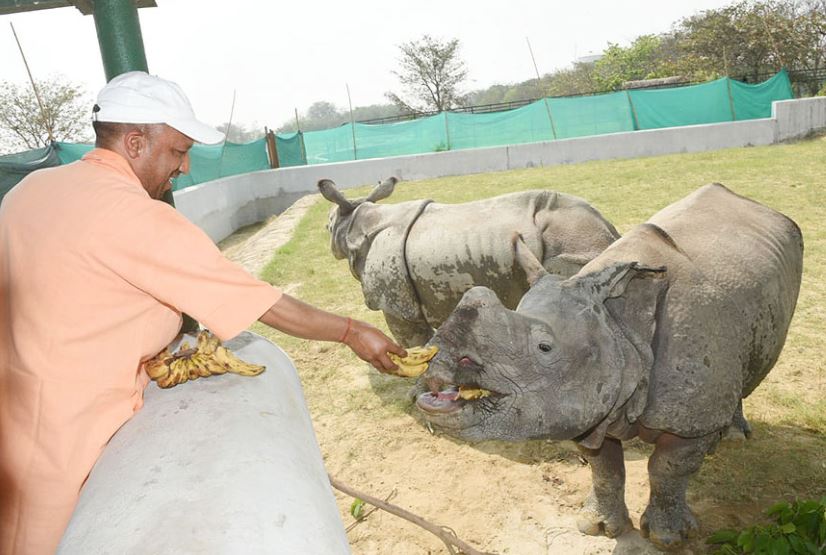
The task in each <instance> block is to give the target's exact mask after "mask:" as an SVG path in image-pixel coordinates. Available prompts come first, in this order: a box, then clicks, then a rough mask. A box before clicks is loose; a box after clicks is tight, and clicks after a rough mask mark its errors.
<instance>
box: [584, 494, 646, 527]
mask: <svg viewBox="0 0 826 555" xmlns="http://www.w3.org/2000/svg"><path fill="white" fill-rule="evenodd" d="M605 505H606V504H605V503H602V504H600V503H599V501H598V500H597V498H596V496H595V495H594V492H593V491H592V492H591V495H589V496H588V499H587V501H585V506H584V507H583V509H582V511H581V512H580V513H579V516H578V517H577V521H576V525H577V527H578V528H579V531H580V532H582V533H583V534H587V535H589V536H601V535H605V536H608V537H609V538H616V537H618V536H621V535H623V534H624V533H625V532H627V531H628V530H631V529H632V528H633V527H634V525H633V524H632V523H631V518H630V517H629V516H628V509H627V508H626V507H625V504H624V503H620V504H619V506H617V507H606V506H605Z"/></svg>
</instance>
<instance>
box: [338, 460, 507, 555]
mask: <svg viewBox="0 0 826 555" xmlns="http://www.w3.org/2000/svg"><path fill="white" fill-rule="evenodd" d="M328 478H329V479H330V484H331V485H332V486H333V487H334V488H336V489H337V490H339V491H340V492H342V493H345V494H347V495H349V496H351V497H357V498H359V499H361V500H363V501H366V502H367V503H370V504H371V505H373V506H374V507H378V508H379V509H382V510H384V511H387V512H388V513H391V514H394V515H396V516H398V517H401V518H403V519H405V520H409V521H410V522H412V523H413V524H416V525H418V526H421V527H422V528H424V529H425V530H427V531H428V532H430V533H431V534H433V535H435V536H436V537H438V538H439V539H440V540H442V541H443V542H444V544H445V546H447V550H448V551H449V552H450V553H452V554H455V553H456V551H455V550H454V549H453V548H454V546H455V547H457V548H459V551H460V553H464V554H465V555H495V554H493V553H485V552H482V551H477V550H475V549H473V548H472V547H471V546H469V545H468V544H466V543H465V542H463V541H462V540H460V539H459V538H458V537H457V536H456V532H454V531H453V530H451V529H450V528H448V527H447V526H440V525H437V524H433V523H431V522H429V521H427V520H425V519H423V518H422V517H420V516H418V515H414V514H413V513H411V512H410V511H406V510H404V509H402V508H401V507H398V506H396V505H393V504H392V503H387V502H385V501H382V500H381V499H379V498H377V497H373V496H371V495H367V494H365V493H361V492H358V491H356V490H354V489H352V488H351V487H350V486H346V485H344V484H342V483H341V482H339V481H338V480H336V479H335V478H333V477H332V476H329V475H328Z"/></svg>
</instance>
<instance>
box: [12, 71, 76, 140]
mask: <svg viewBox="0 0 826 555" xmlns="http://www.w3.org/2000/svg"><path fill="white" fill-rule="evenodd" d="M36 83H37V90H38V92H39V93H40V100H41V101H42V102H43V111H41V110H40V106H39V105H38V103H37V98H36V97H35V94H34V92H33V91H32V89H31V86H30V85H17V84H15V83H11V82H9V81H3V82H2V83H0V150H2V151H4V152H6V153H10V152H20V151H23V150H31V149H34V148H40V147H43V146H46V145H48V144H49V129H51V130H52V137H53V138H54V140H56V141H65V142H89V141H91V136H92V125H91V121H92V102H90V101H89V100H88V99H87V98H86V92H85V91H84V90H83V88H82V87H80V86H79V85H75V84H73V83H70V82H68V81H66V80H64V79H63V78H62V77H52V78H50V79H47V80H43V81H37V82H36Z"/></svg>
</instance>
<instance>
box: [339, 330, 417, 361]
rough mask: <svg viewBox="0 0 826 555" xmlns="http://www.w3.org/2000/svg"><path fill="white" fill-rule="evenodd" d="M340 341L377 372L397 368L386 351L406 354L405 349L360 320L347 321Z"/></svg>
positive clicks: (402, 355)
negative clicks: (347, 326)
mask: <svg viewBox="0 0 826 555" xmlns="http://www.w3.org/2000/svg"><path fill="white" fill-rule="evenodd" d="M341 342H342V343H344V344H345V345H347V346H348V347H350V348H351V349H352V350H353V352H354V353H356V356H358V357H359V358H360V359H361V360H363V361H365V362H369V363H370V364H372V365H373V366H374V367H375V368H376V370H378V371H379V372H385V373H392V372H393V371H394V370H396V369H397V368H398V366H396V364H395V363H394V362H393V361H392V360H390V357H389V356H387V353H393V354H396V355H399V356H400V357H405V356H407V351H405V350H404V349H403V348H402V347H400V346H399V345H397V344H396V343H395V342H394V341H393V340H392V339H390V338H389V337H387V336H386V335H384V334H383V333H382V332H381V331H380V330H378V329H377V328H374V327H373V326H371V325H370V324H368V323H367V322H362V321H361V320H351V321H350V322H349V328H348V329H347V330H346V331H345V333H344V337H343V338H342V341H341Z"/></svg>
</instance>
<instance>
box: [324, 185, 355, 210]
mask: <svg viewBox="0 0 826 555" xmlns="http://www.w3.org/2000/svg"><path fill="white" fill-rule="evenodd" d="M318 190H319V191H321V196H322V197H324V198H326V199H327V200H329V201H330V202H332V203H335V204H338V206H339V214H340V215H342V216H345V215H347V214H349V213H350V212H352V211H353V210H354V209H355V208H356V207H355V206H354V205H353V203H352V202H350V201H349V200H347V199H346V198H344V195H342V194H341V192H340V191H339V190H338V189H336V184H335V183H333V181H332V180H331V179H322V180H320V181H319V182H318Z"/></svg>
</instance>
